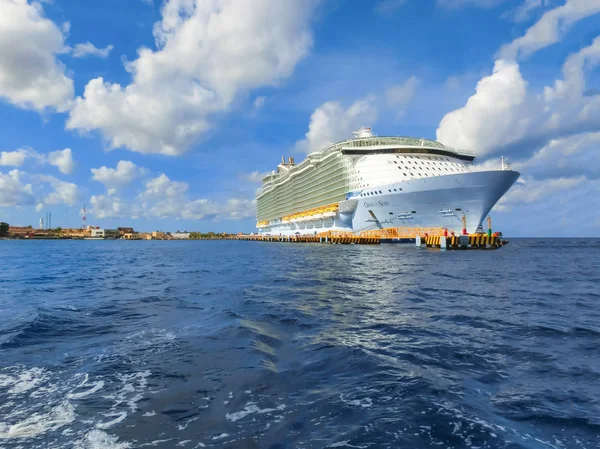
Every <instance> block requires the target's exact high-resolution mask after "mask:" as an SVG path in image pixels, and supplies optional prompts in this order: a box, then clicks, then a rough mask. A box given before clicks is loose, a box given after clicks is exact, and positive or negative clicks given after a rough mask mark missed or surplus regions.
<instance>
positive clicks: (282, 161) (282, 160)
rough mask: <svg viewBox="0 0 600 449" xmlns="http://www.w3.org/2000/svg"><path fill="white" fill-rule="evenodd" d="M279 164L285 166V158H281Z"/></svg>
mask: <svg viewBox="0 0 600 449" xmlns="http://www.w3.org/2000/svg"><path fill="white" fill-rule="evenodd" d="M281 163H282V164H285V156H281Z"/></svg>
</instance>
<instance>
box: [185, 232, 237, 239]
mask: <svg viewBox="0 0 600 449" xmlns="http://www.w3.org/2000/svg"><path fill="white" fill-rule="evenodd" d="M226 238H229V235H228V234H226V233H224V232H223V233H221V234H219V233H214V232H207V233H205V234H204V233H202V232H191V233H190V240H221V239H226Z"/></svg>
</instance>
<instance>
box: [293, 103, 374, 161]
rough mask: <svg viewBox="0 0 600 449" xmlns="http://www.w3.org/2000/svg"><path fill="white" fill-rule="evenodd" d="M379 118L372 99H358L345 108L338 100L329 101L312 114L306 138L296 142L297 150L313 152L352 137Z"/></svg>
mask: <svg viewBox="0 0 600 449" xmlns="http://www.w3.org/2000/svg"><path fill="white" fill-rule="evenodd" d="M376 119H377V109H376V108H375V106H374V105H373V101H372V99H370V98H368V99H366V100H358V101H356V102H355V103H353V104H352V105H351V106H350V107H348V108H344V107H343V106H342V105H341V104H340V103H339V102H337V101H328V102H327V103H324V104H322V105H321V106H319V107H318V108H317V109H316V110H315V111H314V112H313V113H312V115H311V117H310V123H309V125H308V132H307V133H306V138H305V139H303V140H300V141H298V142H296V147H295V148H296V151H298V152H302V153H312V152H314V151H320V150H323V149H324V148H325V147H326V146H328V145H331V144H333V143H335V142H338V141H340V140H344V139H349V138H351V137H352V132H353V131H356V130H357V129H358V128H360V127H361V126H368V125H370V124H371V123H373V122H374V121H375V120H376Z"/></svg>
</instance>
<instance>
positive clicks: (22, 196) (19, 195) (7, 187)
mask: <svg viewBox="0 0 600 449" xmlns="http://www.w3.org/2000/svg"><path fill="white" fill-rule="evenodd" d="M23 174H24V173H23V172H22V171H19V170H17V169H14V170H11V171H9V172H8V173H2V172H0V206H26V205H32V204H35V196H34V194H33V187H32V185H31V184H25V183H24V182H23V180H22V178H23Z"/></svg>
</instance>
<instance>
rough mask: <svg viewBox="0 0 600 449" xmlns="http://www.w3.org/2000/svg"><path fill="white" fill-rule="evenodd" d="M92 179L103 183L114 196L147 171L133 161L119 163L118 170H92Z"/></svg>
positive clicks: (102, 168) (103, 167)
mask: <svg viewBox="0 0 600 449" xmlns="http://www.w3.org/2000/svg"><path fill="white" fill-rule="evenodd" d="M90 171H91V172H92V179H93V180H94V181H98V182H101V183H102V184H104V185H105V186H106V188H107V189H109V194H114V193H115V191H116V189H117V188H118V187H123V186H126V185H128V184H131V183H132V182H133V181H134V180H136V179H137V178H138V177H140V176H141V175H142V174H143V173H144V172H145V170H144V169H143V168H141V167H138V166H137V165H135V164H134V163H133V162H131V161H119V162H118V163H117V166H116V168H108V167H106V166H102V167H100V168H92V169H91V170H90Z"/></svg>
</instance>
